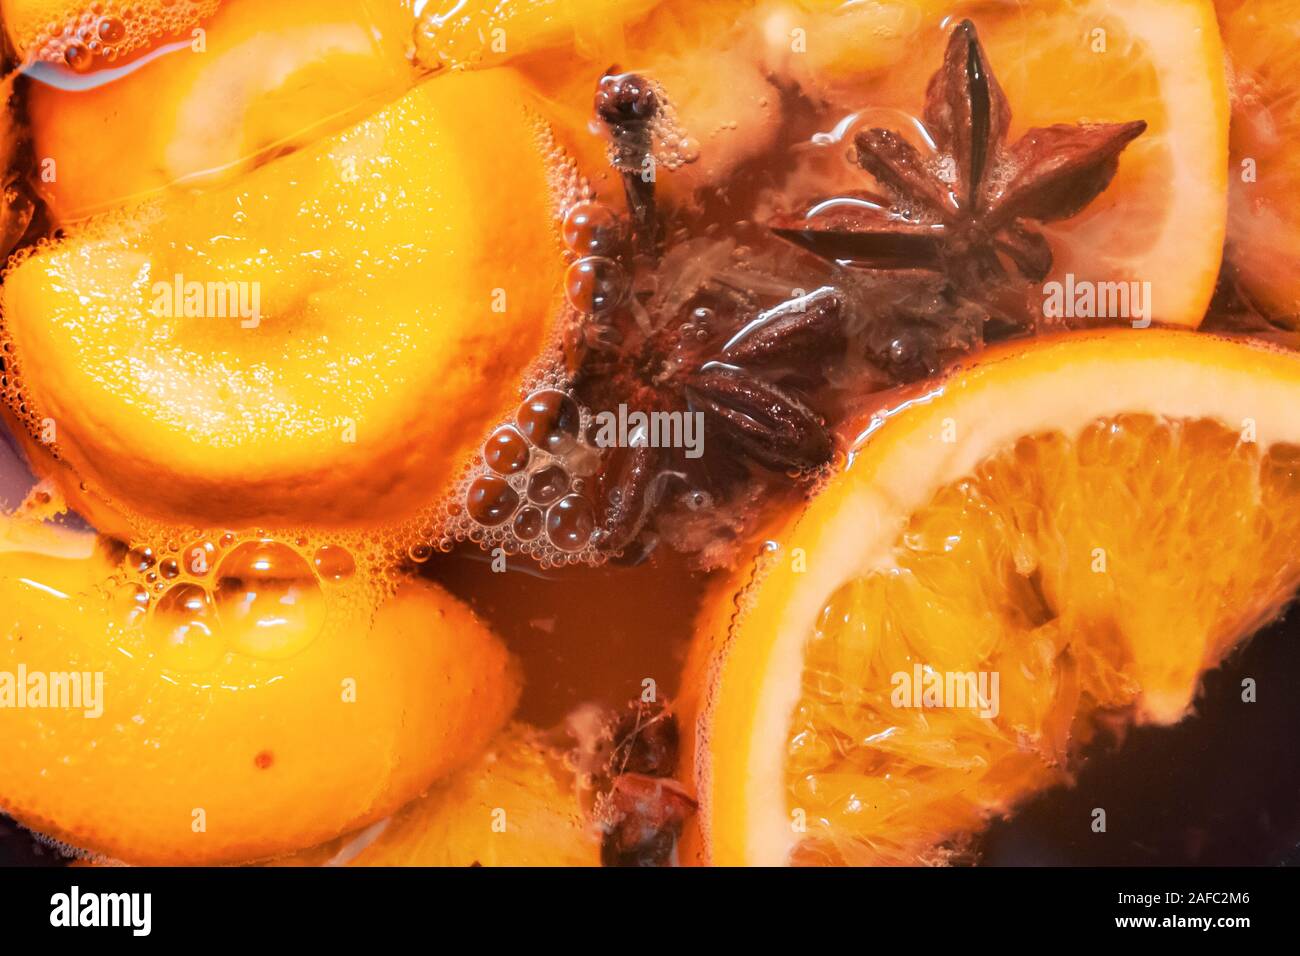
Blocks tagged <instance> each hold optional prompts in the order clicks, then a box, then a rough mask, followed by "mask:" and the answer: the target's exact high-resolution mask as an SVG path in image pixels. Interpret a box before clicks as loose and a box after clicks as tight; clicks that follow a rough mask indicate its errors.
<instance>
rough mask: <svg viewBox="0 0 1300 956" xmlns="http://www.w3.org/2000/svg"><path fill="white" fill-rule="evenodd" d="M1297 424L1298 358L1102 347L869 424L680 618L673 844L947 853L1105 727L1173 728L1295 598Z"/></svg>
mask: <svg viewBox="0 0 1300 956" xmlns="http://www.w3.org/2000/svg"><path fill="white" fill-rule="evenodd" d="M1297 409H1300V356H1297V355H1295V354H1293V353H1286V352H1281V351H1273V350H1269V349H1267V348H1265V347H1262V346H1257V345H1249V344H1243V343H1241V342H1236V341H1231V340H1227V339H1222V338H1216V337H1211V336H1209V335H1204V334H1196V333H1191V332H1185V331H1174V330H1168V331H1155V330H1147V331H1137V330H1132V329H1125V330H1111V331H1107V332H1102V333H1079V334H1073V335H1069V336H1063V337H1060V338H1054V339H1047V340H1042V341H1039V342H1036V343H1032V344H1029V345H1019V346H1016V347H1014V348H1004V349H1002V350H995V351H991V352H989V353H987V354H986V355H985V356H984V357H983V358H981V359H980V360H978V362H977V363H975V364H974V365H972V366H971V367H969V368H967V369H965V370H959V371H957V372H955V373H954V374H952V375H951V376H950V377H949V378H947V379H946V380H943V381H941V382H939V383H938V384H936V385H933V386H932V387H930V388H929V390H927V391H924V392H922V393H918V394H917V395H915V396H913V397H912V398H911V399H910V400H908V401H904V402H902V403H901V404H899V405H898V406H897V407H896V408H894V409H892V410H891V411H889V412H887V413H883V414H881V415H879V416H877V417H876V418H874V419H873V421H872V423H871V425H870V426H869V427H868V428H866V429H865V431H866V433H867V434H866V435H865V437H864V438H863V439H862V440H861V441H860V444H859V446H858V447H856V448H855V449H854V450H853V452H852V454H851V456H850V460H849V463H848V465H847V467H846V468H845V469H844V470H843V471H842V472H841V473H840V474H838V475H837V476H835V477H834V478H833V479H831V480H830V482H829V483H828V485H827V486H826V487H825V489H824V490H823V491H822V492H821V493H820V494H819V496H818V497H816V498H815V499H814V500H813V501H812V503H811V504H810V505H809V506H808V507H807V508H806V510H804V511H803V512H802V513H801V514H799V515H797V516H796V517H794V518H793V519H791V520H790V521H789V523H788V524H787V525H786V526H785V527H784V528H782V529H781V530H779V531H778V532H776V533H775V534H773V535H771V536H770V537H771V539H772V544H771V545H770V550H769V551H767V552H765V554H764V556H763V557H762V558H761V560H760V561H759V563H758V564H757V565H756V566H755V567H753V568H750V569H746V571H745V572H744V574H743V575H742V576H741V577H740V578H739V579H738V580H737V581H733V582H731V585H730V586H729V587H727V588H725V589H724V590H726V591H730V592H731V594H735V593H737V590H738V591H739V597H737V598H735V599H734V600H733V599H732V597H731V596H730V595H725V596H723V597H721V598H720V599H719V600H718V601H717V602H716V603H715V604H714V605H713V609H712V610H711V611H709V612H707V613H706V614H705V615H704V616H703V617H702V619H701V625H700V631H699V636H698V639H697V643H696V645H695V647H694V648H693V651H692V654H691V660H690V663H689V666H688V670H687V676H686V680H685V683H684V686H685V688H686V695H685V696H686V701H685V703H684V708H685V711H686V712H687V714H688V719H693V720H694V728H695V729H694V734H693V737H690V736H689V735H688V739H692V741H693V745H694V750H693V764H692V765H691V769H690V770H688V772H687V782H688V783H690V784H693V785H694V786H695V787H696V788H697V790H698V797H699V801H700V807H701V810H700V816H699V823H698V826H699V830H698V832H697V833H696V834H695V835H694V837H693V841H692V847H693V852H695V853H697V854H700V855H702V856H703V858H704V859H708V860H711V861H712V862H714V863H717V864H783V863H787V862H792V861H793V862H799V863H825V862H832V863H848V864H887V863H889V864H892V863H906V864H918V863H930V862H938V861H942V860H944V859H946V858H947V854H948V853H949V852H951V851H952V849H953V848H954V847H958V846H961V844H962V842H963V841H964V840H967V839H969V838H970V836H971V835H972V834H974V833H976V832H978V831H979V829H980V828H981V827H982V825H983V823H984V822H985V821H986V820H987V819H989V818H990V817H992V816H995V815H999V814H1005V813H1008V812H1009V811H1010V810H1011V809H1012V808H1014V806H1015V805H1016V803H1017V802H1018V801H1020V800H1021V799H1022V798H1023V797H1025V796H1026V795H1028V794H1030V793H1033V792H1036V791H1038V790H1040V789H1042V788H1045V787H1048V786H1050V785H1053V784H1057V783H1062V782H1065V781H1067V780H1068V779H1069V777H1068V774H1069V770H1070V766H1071V759H1072V758H1074V757H1077V756H1078V755H1079V753H1080V751H1081V750H1082V749H1083V748H1084V747H1086V745H1087V744H1088V743H1089V741H1090V740H1091V739H1093V737H1094V734H1095V732H1096V728H1097V727H1098V725H1099V722H1100V721H1103V720H1105V721H1108V722H1109V723H1110V724H1111V725H1113V724H1114V723H1115V721H1117V720H1118V721H1120V722H1123V721H1125V720H1127V721H1132V722H1137V723H1148V724H1157V725H1168V724H1170V723H1173V722H1175V721H1177V720H1179V719H1180V718H1181V717H1183V716H1184V715H1185V714H1187V713H1188V712H1189V710H1190V709H1191V707H1192V705H1193V702H1194V699H1195V695H1196V693H1197V687H1198V681H1199V677H1200V675H1201V674H1202V673H1203V672H1204V671H1206V670H1208V669H1211V668H1214V667H1215V666H1217V665H1218V664H1219V663H1220V662H1221V661H1222V660H1223V659H1224V657H1225V655H1227V654H1228V653H1229V652H1230V651H1232V649H1233V648H1234V647H1236V646H1237V645H1238V644H1239V643H1241V642H1242V641H1243V640H1244V639H1246V638H1247V637H1248V636H1249V635H1250V634H1251V633H1253V631H1254V630H1255V629H1257V628H1258V627H1259V626H1260V625H1262V624H1263V623H1265V622H1267V621H1268V620H1269V619H1270V618H1271V617H1273V616H1274V615H1276V614H1277V612H1278V611H1279V609H1280V608H1281V607H1282V605H1283V604H1284V603H1285V602H1286V601H1287V600H1289V598H1290V597H1291V595H1292V593H1293V591H1294V590H1295V588H1296V585H1297V582H1298V581H1300V558H1298V557H1297V544H1298V543H1300V411H1297ZM736 585H740V587H739V588H737V587H736ZM936 682H937V684H936Z"/></svg>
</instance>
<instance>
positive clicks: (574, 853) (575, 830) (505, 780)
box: [276, 724, 600, 866]
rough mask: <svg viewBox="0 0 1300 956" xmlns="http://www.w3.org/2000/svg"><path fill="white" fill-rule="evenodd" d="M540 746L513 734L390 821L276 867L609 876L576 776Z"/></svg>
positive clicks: (525, 730)
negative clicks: (572, 871) (589, 870)
mask: <svg viewBox="0 0 1300 956" xmlns="http://www.w3.org/2000/svg"><path fill="white" fill-rule="evenodd" d="M538 738H539V734H538V732H537V731H536V730H534V729H532V728H530V727H527V726H524V725H523V724H515V725H512V726H510V727H508V728H507V729H506V730H505V731H504V732H503V733H502V734H501V735H500V736H499V737H498V738H497V739H496V740H495V741H493V743H492V745H491V746H490V747H489V748H488V749H487V750H486V751H485V752H484V753H483V755H482V756H481V757H479V759H478V760H476V761H475V762H474V763H473V764H471V765H470V766H468V767H466V768H465V769H463V770H461V771H460V772H458V773H456V774H455V775H454V776H452V777H450V778H449V779H447V780H446V781H445V782H443V783H440V784H438V785H436V786H435V787H434V788H433V789H432V790H430V791H429V792H428V793H427V794H425V795H424V796H423V797H421V798H420V799H418V800H416V801H415V802H414V803H412V804H410V805H409V806H407V807H405V808H403V809H402V810H401V811H400V812H399V813H396V814H394V815H393V817H392V818H391V819H390V820H387V821H384V822H383V823H380V824H377V825H376V826H374V827H372V828H370V829H369V830H367V831H364V832H362V833H359V834H357V835H355V836H352V837H350V838H348V839H346V840H340V841H336V842H334V843H331V844H329V845H328V846H326V847H320V848H317V849H314V850H311V851H308V852H306V853H302V854H297V855H295V856H292V857H288V858H286V859H284V860H281V861H278V862H277V864H276V865H281V866H317V865H329V866H343V865H346V866H599V865H600V839H599V837H598V835H597V832H596V830H595V828H594V827H593V825H592V823H591V822H590V821H589V820H588V818H587V816H586V814H585V813H584V812H583V810H582V807H581V806H580V804H579V801H578V796H577V790H576V787H575V783H574V778H573V775H572V774H571V773H569V772H568V771H566V770H565V769H564V768H563V767H562V766H561V765H560V762H559V760H557V759H556V757H555V756H554V755H552V754H551V753H550V751H548V750H547V749H546V747H545V746H544V745H543V744H542V743H541V742H540V740H539V739H538Z"/></svg>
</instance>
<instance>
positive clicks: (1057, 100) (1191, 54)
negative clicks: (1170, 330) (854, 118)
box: [795, 0, 1229, 326]
mask: <svg viewBox="0 0 1300 956" xmlns="http://www.w3.org/2000/svg"><path fill="white" fill-rule="evenodd" d="M829 5H830V3H829V0H827V2H825V3H823V2H821V0H818V2H817V3H816V4H815V6H817V7H819V8H821V7H826V6H829ZM857 6H858V5H856V4H844V5H843V6H842V7H841V8H840V9H839V10H838V11H837V12H835V13H833V14H830V15H824V16H823V18H822V19H821V20H819V21H815V22H817V23H820V31H821V32H818V33H815V34H814V33H812V32H810V33H809V35H808V38H807V42H808V43H809V44H814V43H816V44H818V45H819V46H820V48H821V49H822V50H823V57H824V58H825V59H826V60H827V71H828V72H827V74H826V75H825V76H824V77H820V78H817V82H818V85H819V88H821V89H822V91H823V92H824V93H825V95H827V96H829V97H831V98H833V101H834V102H835V103H837V104H838V105H840V106H842V107H845V108H847V109H851V110H861V109H864V108H867V107H877V108H878V107H885V108H892V109H899V110H902V111H903V112H904V113H906V114H911V115H920V112H921V106H922V96H923V94H924V91H925V89H926V81H927V80H928V78H929V75H930V72H931V71H933V69H934V64H935V63H936V62H938V57H939V51H940V50H941V49H942V44H943V42H944V39H945V37H946V36H947V33H948V32H949V30H950V29H951V23H952V21H953V20H954V19H958V18H962V17H969V18H970V19H972V20H973V21H974V22H975V24H976V25H977V26H978V28H979V33H980V38H981V41H982V42H983V44H984V46H985V49H986V51H987V54H988V59H989V63H990V65H991V67H992V69H993V72H994V73H995V74H996V76H997V79H998V82H999V83H1000V84H1001V86H1002V88H1003V90H1004V92H1005V93H1006V97H1007V101H1008V102H1009V103H1010V105H1011V112H1012V128H1011V133H1010V137H1009V141H1010V142H1014V141H1015V140H1016V139H1018V138H1019V136H1020V135H1021V133H1023V132H1024V131H1025V130H1026V129H1028V128H1030V127H1035V126H1050V125H1052V124H1054V123H1071V124H1072V123H1080V122H1084V123H1103V122H1127V121H1129V120H1145V121H1146V123H1147V129H1146V132H1145V133H1143V135H1142V136H1141V137H1139V138H1138V139H1137V140H1135V141H1134V142H1133V143H1132V144H1130V145H1129V146H1128V148H1127V149H1126V150H1125V151H1124V155H1123V156H1122V157H1121V159H1120V163H1119V170H1118V172H1117V174H1116V176H1115V179H1114V180H1113V181H1112V182H1111V184H1110V185H1109V186H1108V187H1107V189H1106V191H1105V192H1104V193H1103V194H1102V195H1101V196H1100V197H1099V198H1098V200H1097V201H1096V202H1094V203H1092V204H1091V205H1090V206H1089V207H1088V208H1087V209H1086V210H1085V211H1084V212H1082V213H1081V214H1080V215H1078V216H1075V217H1073V218H1071V219H1068V220H1065V221H1062V222H1057V223H1053V224H1052V225H1051V226H1050V227H1049V228H1048V229H1046V230H1045V232H1046V234H1047V237H1048V239H1049V241H1050V242H1051V245H1052V250H1053V253H1054V256H1055V268H1054V270H1053V275H1051V276H1049V277H1048V281H1049V282H1061V283H1064V282H1065V281H1066V277H1067V276H1069V275H1073V276H1074V279H1075V281H1082V280H1086V281H1088V282H1137V283H1149V285H1148V286H1139V288H1144V289H1146V290H1148V291H1149V299H1150V303H1149V304H1150V309H1151V315H1150V316H1149V317H1152V318H1154V319H1155V320H1156V321H1159V322H1165V323H1168V324H1171V325H1187V326H1196V325H1198V324H1199V323H1200V321H1201V319H1202V318H1203V317H1204V315H1205V311H1206V309H1207V307H1208V306H1209V303H1210V299H1211V298H1212V296H1213V294H1214V288H1215V282H1216V280H1217V278H1218V272H1219V262H1220V258H1221V256H1222V251H1223V237H1224V232H1225V229H1226V222H1227V209H1228V207H1227V187H1228V178H1227V177H1228V120H1229V106H1228V90H1227V83H1226V81H1225V69H1226V67H1225V62H1224V55H1223V44H1222V41H1221V40H1220V36H1219V28H1218V24H1217V22H1216V20H1215V11H1214V5H1213V3H1211V2H1210V0H1042V2H1035V3H1004V2H999V0H950V2H939V0H924V2H921V3H918V4H915V5H910V4H906V5H904V6H915V8H916V9H918V10H920V11H921V15H920V16H919V17H915V18H907V17H901V16H899V15H898V14H897V13H895V14H893V15H891V16H885V15H883V14H881V15H880V17H879V19H880V22H881V25H882V29H886V30H901V31H902V34H901V38H900V39H899V40H898V41H897V43H898V45H900V46H904V47H905V48H906V49H908V51H909V54H910V55H908V56H907V57H905V58H902V59H900V60H899V61H897V62H894V63H891V64H889V67H888V70H887V71H885V72H883V73H882V72H881V69H880V64H881V57H880V55H879V54H878V53H875V52H869V53H867V54H866V55H864V56H862V57H860V58H859V57H857V56H856V55H855V54H856V52H857V50H858V47H859V43H861V45H863V46H865V45H866V44H867V43H868V42H869V43H870V44H871V46H872V47H873V48H874V47H875V46H876V45H878V42H879V41H878V39H877V38H875V37H871V39H870V40H869V41H856V40H855V39H854V37H855V34H854V33H852V32H847V31H846V32H844V33H843V34H841V33H839V32H838V31H837V29H836V23H838V22H847V14H848V13H849V12H850V11H853V10H854V9H855V8H856V7H857ZM862 6H863V7H865V8H866V9H867V10H871V9H873V8H875V7H876V6H878V5H876V4H864V5H862ZM880 6H884V7H889V6H891V5H888V4H886V5H880ZM857 16H858V17H859V18H860V17H861V14H857ZM859 29H861V28H859ZM868 36H870V34H868ZM840 48H845V49H844V51H842V52H838V53H836V54H835V55H834V56H831V55H830V53H829V52H827V51H832V50H838V49H840ZM810 49H811V47H810ZM927 50H932V51H933V52H926V51H927ZM795 59H796V60H797V59H798V57H796V58H795ZM846 71H847V72H846ZM1126 317H1127V316H1126Z"/></svg>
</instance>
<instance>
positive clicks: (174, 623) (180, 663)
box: [147, 584, 225, 671]
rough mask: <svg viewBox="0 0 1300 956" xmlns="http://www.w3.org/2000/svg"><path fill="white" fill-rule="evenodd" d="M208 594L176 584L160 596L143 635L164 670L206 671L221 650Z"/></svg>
mask: <svg viewBox="0 0 1300 956" xmlns="http://www.w3.org/2000/svg"><path fill="white" fill-rule="evenodd" d="M217 631H218V628H217V622H216V620H215V615H214V612H213V607H212V599H211V598H210V597H209V596H208V592H207V591H205V590H204V589H203V588H201V587H199V586H198V585H197V584H177V585H175V586H174V587H172V588H171V590H169V591H168V592H167V593H166V594H164V595H163V596H162V597H161V598H160V599H159V600H158V603H157V605H156V606H155V607H154V609H153V613H152V614H151V615H149V623H148V626H147V633H148V636H149V639H150V641H151V642H152V644H153V648H154V652H155V653H156V654H157V655H158V659H159V661H161V663H162V665H163V666H164V667H167V668H170V669H172V670H180V671H193V670H207V669H208V668H210V667H212V666H213V665H214V664H216V663H217V661H218V660H220V659H221V655H222V653H223V652H224V650H225V648H224V646H223V643H222V640H221V637H220V635H219V634H218V633H217Z"/></svg>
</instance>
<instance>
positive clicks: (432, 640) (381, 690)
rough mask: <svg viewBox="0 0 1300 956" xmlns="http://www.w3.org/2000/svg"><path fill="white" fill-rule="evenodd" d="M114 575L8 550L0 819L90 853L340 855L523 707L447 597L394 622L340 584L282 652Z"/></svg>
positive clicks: (497, 657)
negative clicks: (331, 847) (308, 851)
mask: <svg viewBox="0 0 1300 956" xmlns="http://www.w3.org/2000/svg"><path fill="white" fill-rule="evenodd" d="M231 557H236V555H235V554H234V553H233V552H232V554H231ZM241 560H242V559H241ZM299 560H301V559H299ZM111 571H112V566H111V564H110V563H109V562H108V561H107V560H105V557H104V556H103V555H102V554H97V555H96V556H94V557H91V558H81V559H71V558H59V557H49V556H46V555H43V554H37V553H32V552H16V551H5V552H3V553H0V609H3V610H0V700H4V703H5V706H3V707H0V766H3V767H4V768H5V772H4V774H3V777H2V778H0V806H3V807H4V808H5V810H6V812H8V813H10V814H11V815H13V816H14V817H16V818H17V819H18V820H19V821H20V822H22V823H23V824H25V825H26V826H29V827H31V828H32V829H34V830H37V831H39V832H41V833H45V834H47V835H49V836H52V837H55V838H57V839H59V840H60V841H63V842H65V843H68V844H71V845H73V846H76V847H79V848H82V849H85V850H88V851H93V852H95V853H100V854H105V855H107V856H110V857H114V858H117V859H121V860H125V861H127V862H131V863H146V864H190V863H230V862H239V861H244V860H251V859H258V858H262V857H267V856H272V855H277V854H283V853H287V852H292V851H294V850H297V849H300V848H302V847H306V846H311V845H315V844H317V843H320V842H322V841H325V840H329V839H332V838H334V837H336V836H338V835H339V834H341V833H344V832H348V831H350V830H353V829H355V828H357V827H360V826H364V825H366V824H368V823H371V822H373V821H375V820H377V819H380V818H382V817H384V816H385V815H387V814H389V813H392V812H393V811H394V810H396V809H397V808H398V807H399V806H401V805H402V804H404V803H406V802H407V801H409V800H411V799H412V798H414V797H415V796H416V795H417V794H419V793H421V792H423V791H424V790H425V789H426V788H427V787H428V786H429V785H430V784H431V783H433V782H434V781H435V780H438V779H440V778H441V777H444V776H445V775H447V774H448V773H450V772H452V771H454V770H456V769H457V768H458V767H460V766H462V765H463V764H465V763H467V762H468V761H470V760H472V759H473V758H474V756H475V755H476V754H477V753H478V752H479V750H480V749H481V748H482V747H483V746H484V745H485V744H486V743H487V742H488V740H489V739H490V738H491V736H492V735H493V734H494V733H495V732H496V730H497V729H498V728H499V727H500V726H501V725H502V724H503V723H504V722H505V720H506V719H507V717H508V716H509V714H510V711H511V710H512V708H513V706H514V703H515V701H516V699H517V697H518V693H519V681H518V676H517V674H516V671H515V668H514V665H513V663H512V661H511V659H510V657H509V655H508V654H507V652H506V650H505V648H504V647H503V646H502V645H501V643H500V642H499V641H498V640H497V639H496V638H495V637H494V636H493V635H492V634H491V633H490V632H489V631H488V630H487V629H486V628H485V627H484V626H483V624H482V623H480V622H479V621H478V619H477V618H476V617H474V615H473V614H472V613H471V612H470V611H469V610H468V608H466V607H465V606H464V605H462V604H460V603H459V602H458V601H456V600H455V599H453V598H452V597H450V596H449V595H448V594H447V593H446V592H444V591H443V590H441V589H440V588H438V587H436V586H434V585H432V584H428V583H424V582H413V583H408V584H406V585H404V586H403V587H401V588H400V589H399V590H398V591H397V592H396V594H395V595H394V596H393V597H391V598H388V599H387V600H384V601H383V602H382V603H381V604H380V605H379V607H378V610H375V609H374V607H373V606H372V602H373V600H374V599H373V598H370V597H367V594H366V592H364V591H360V590H357V591H349V590H343V591H338V590H335V589H337V588H340V587H346V586H341V585H330V584H325V585H324V587H325V588H326V592H325V594H324V596H322V597H320V598H318V599H317V600H318V601H319V602H320V612H321V613H322V614H323V613H325V611H326V609H327V610H328V617H324V618H322V619H320V620H318V621H316V622H315V626H316V627H317V628H318V629H319V630H318V632H317V633H314V634H312V635H311V639H310V640H308V641H305V642H302V643H301V646H294V647H287V646H284V645H283V644H280V645H277V647H275V648H273V649H270V650H269V651H268V648H266V647H265V646H263V645H264V643H265V642H266V641H267V640H271V639H273V637H274V635H271V636H267V635H263V636H261V637H259V638H257V639H256V642H255V643H253V644H252V645H251V646H250V644H249V642H250V641H251V640H253V638H250V637H249V632H248V631H247V629H246V628H244V627H242V626H241V625H242V623H243V620H244V618H243V617H239V616H237V619H236V620H235V621H234V623H233V625H232V624H231V622H228V621H227V620H225V619H224V617H223V615H224V614H225V612H226V610H227V608H226V607H225V606H224V605H223V604H222V598H221V595H220V593H218V596H217V600H216V602H215V605H214V602H213V600H212V597H211V595H209V594H208V593H207V592H206V591H205V590H204V588H203V587H200V586H199V585H196V584H192V583H184V584H177V585H174V586H172V587H171V588H170V589H169V590H167V591H166V592H165V593H164V594H163V595H162V597H161V598H159V599H156V600H151V599H150V595H149V593H148V592H147V591H146V590H145V589H144V588H142V587H139V586H138V585H134V584H116V585H115V584H113V583H112V579H111V578H110V575H111ZM281 608H282V609H283V605H281ZM291 610H292V609H290V611H291ZM243 612H244V617H246V616H247V615H248V614H252V613H255V612H256V607H250V608H245V609H243ZM284 617H285V615H284V614H276V615H272V616H271V617H269V618H268V617H267V616H265V615H263V616H262V618H261V619H262V620H263V621H267V620H271V621H273V622H274V623H275V625H276V626H275V627H273V628H271V630H272V631H274V632H276V634H278V633H279V632H280V631H283V630H285V629H286V628H288V627H289V626H290V624H291V623H292V622H286V620H284ZM69 675H71V676H69ZM59 681H63V682H64V683H63V685H62V686H69V687H76V688H77V690H76V692H75V696H69V697H65V698H59V697H58V695H57V694H56V692H55V690H54V688H55V687H56V686H59V685H58V683H57V682H59ZM68 681H71V682H72V683H71V684H68V683H67V682H68ZM38 686H39V687H42V688H45V690H44V691H43V693H44V696H43V697H42V698H41V699H39V700H38V699H37V698H36V697H35V696H34V695H35V693H36V688H37V687H38ZM6 695H8V697H9V698H12V699H5V697H6ZM19 697H21V698H22V701H23V703H22V704H21V705H19V704H18V699H19Z"/></svg>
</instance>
